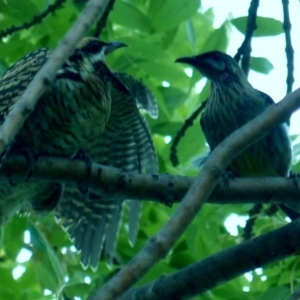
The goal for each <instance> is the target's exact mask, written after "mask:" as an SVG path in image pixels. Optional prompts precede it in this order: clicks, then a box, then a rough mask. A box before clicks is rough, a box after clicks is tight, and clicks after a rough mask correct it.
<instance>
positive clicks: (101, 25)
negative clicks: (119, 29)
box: [93, 0, 116, 37]
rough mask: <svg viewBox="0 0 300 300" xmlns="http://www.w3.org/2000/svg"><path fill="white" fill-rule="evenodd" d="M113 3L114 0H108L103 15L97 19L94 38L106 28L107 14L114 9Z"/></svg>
mask: <svg viewBox="0 0 300 300" xmlns="http://www.w3.org/2000/svg"><path fill="white" fill-rule="evenodd" d="M115 2H116V0H110V1H109V2H108V4H107V6H106V9H105V11H104V13H103V15H102V16H101V17H100V18H99V19H98V21H97V23H96V29H95V31H94V34H93V36H94V37H99V36H100V34H101V32H102V31H103V29H104V27H105V26H106V22H107V19H108V16H109V13H110V12H111V10H112V9H113V8H114V5H115Z"/></svg>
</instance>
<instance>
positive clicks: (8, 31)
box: [0, 0, 66, 39]
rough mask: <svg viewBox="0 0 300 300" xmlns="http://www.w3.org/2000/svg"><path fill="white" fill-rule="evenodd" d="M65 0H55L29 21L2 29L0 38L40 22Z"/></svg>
mask: <svg viewBox="0 0 300 300" xmlns="http://www.w3.org/2000/svg"><path fill="white" fill-rule="evenodd" d="M64 2H66V0H56V1H55V2H54V3H53V4H51V5H49V6H48V7H47V9H46V10H45V11H43V12H42V13H41V14H39V15H37V16H34V17H33V19H32V20H31V21H29V22H25V23H24V24H22V25H20V26H12V27H10V28H8V29H4V30H2V31H1V32H0V39H2V38H4V37H6V36H8V35H10V34H13V33H16V32H17V31H20V30H23V29H28V28H30V27H31V26H33V25H36V24H38V23H40V22H42V20H43V19H44V18H46V17H47V16H48V15H50V14H51V13H54V12H55V11H57V10H58V9H59V8H60V7H61V6H62V4H63V3H64Z"/></svg>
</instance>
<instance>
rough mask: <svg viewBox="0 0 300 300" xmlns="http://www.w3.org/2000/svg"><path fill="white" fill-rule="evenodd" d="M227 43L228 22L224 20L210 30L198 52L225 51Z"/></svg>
mask: <svg viewBox="0 0 300 300" xmlns="http://www.w3.org/2000/svg"><path fill="white" fill-rule="evenodd" d="M227 45H228V22H227V21H226V22H224V23H223V24H222V26H221V27H220V28H218V29H216V30H215V31H213V32H212V34H211V35H209V37H208V38H207V40H206V41H205V42H204V43H203V47H202V49H201V51H200V53H204V52H208V51H213V50H220V51H225V50H226V49H227Z"/></svg>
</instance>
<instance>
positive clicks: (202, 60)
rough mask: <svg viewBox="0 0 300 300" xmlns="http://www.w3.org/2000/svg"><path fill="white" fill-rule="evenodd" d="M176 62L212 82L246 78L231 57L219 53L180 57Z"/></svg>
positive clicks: (212, 52)
mask: <svg viewBox="0 0 300 300" xmlns="http://www.w3.org/2000/svg"><path fill="white" fill-rule="evenodd" d="M176 62H181V63H186V64H189V65H191V66H193V67H194V68H196V69H197V70H198V71H199V72H200V73H201V74H202V75H203V76H205V77H207V78H208V79H209V80H211V81H212V82H228V81H229V80H232V79H235V78H238V79H239V80H241V78H246V77H245V75H244V73H243V71H242V69H241V68H240V66H239V65H238V63H237V62H236V61H235V60H234V59H233V58H232V57H231V56H229V55H227V54H225V53H223V52H220V51H211V52H206V53H203V54H200V55H197V56H190V57H181V58H178V59H177V60H176Z"/></svg>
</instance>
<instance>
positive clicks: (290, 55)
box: [282, 0, 294, 94]
mask: <svg viewBox="0 0 300 300" xmlns="http://www.w3.org/2000/svg"><path fill="white" fill-rule="evenodd" d="M282 10H283V30H284V35H285V44H286V46H285V53H286V59H287V70H288V74H287V78H286V84H287V89H286V92H287V94H288V93H290V92H291V91H292V89H293V83H294V49H293V45H292V39H291V28H292V25H291V22H290V14H289V0H282Z"/></svg>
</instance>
